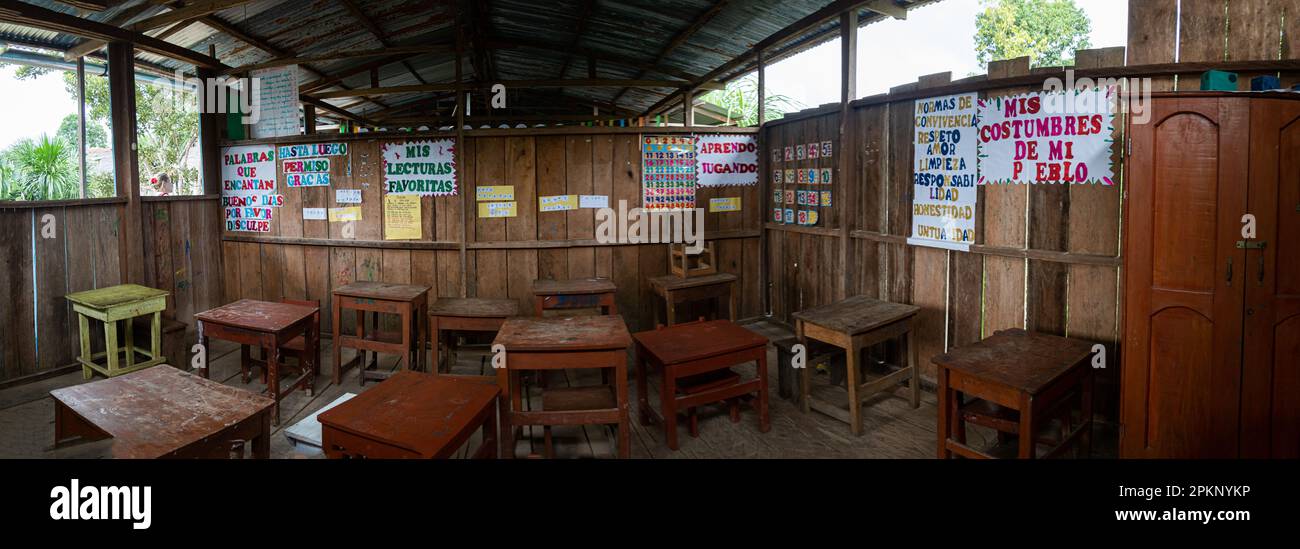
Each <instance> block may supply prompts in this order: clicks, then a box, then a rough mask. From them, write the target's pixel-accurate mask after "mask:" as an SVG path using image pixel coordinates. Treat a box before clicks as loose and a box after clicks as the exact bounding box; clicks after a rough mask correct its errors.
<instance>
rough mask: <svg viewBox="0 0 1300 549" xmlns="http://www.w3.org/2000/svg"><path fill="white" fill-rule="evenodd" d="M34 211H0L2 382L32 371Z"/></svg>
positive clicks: (33, 352)
mask: <svg viewBox="0 0 1300 549" xmlns="http://www.w3.org/2000/svg"><path fill="white" fill-rule="evenodd" d="M33 212H34V210H9V211H0V234H4V235H6V237H5V238H0V252H2V254H0V258H2V259H0V260H2V261H4V263H3V268H0V288H3V289H0V292H4V293H3V294H0V297H3V298H4V299H3V300H0V314H3V317H0V318H4V319H5V322H3V324H4V325H5V326H4V328H3V329H4V332H3V333H0V344H3V345H0V346H3V347H4V348H3V349H0V362H2V364H0V366H3V368H4V369H3V372H2V375H3V376H4V379H12V378H15V377H18V376H21V375H23V374H25V373H31V372H32V371H34V370H35V368H36V360H37V357H36V345H35V343H36V318H35V314H36V313H35V311H34V310H33V308H32V300H33V299H34V296H33V293H34V292H35V286H36V283H35V281H34V280H33V278H32V266H33V265H32V262H33V257H32V217H33Z"/></svg>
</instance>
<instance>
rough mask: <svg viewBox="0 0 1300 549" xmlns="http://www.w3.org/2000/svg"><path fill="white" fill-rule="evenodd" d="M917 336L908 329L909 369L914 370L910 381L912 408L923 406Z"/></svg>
mask: <svg viewBox="0 0 1300 549" xmlns="http://www.w3.org/2000/svg"><path fill="white" fill-rule="evenodd" d="M916 347H917V345H916V336H914V335H912V331H911V330H908V331H907V369H908V370H911V371H912V380H911V381H909V382H908V384H909V385H911V386H912V387H911V389H912V408H913V409H916V408H920V407H921V367H920V364H917V362H916Z"/></svg>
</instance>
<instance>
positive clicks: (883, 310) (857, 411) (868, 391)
mask: <svg viewBox="0 0 1300 549" xmlns="http://www.w3.org/2000/svg"><path fill="white" fill-rule="evenodd" d="M920 310H921V309H920V307H916V306H914V305H903V304H899V303H890V302H888V301H880V300H878V299H872V298H870V297H867V296H864V295H858V296H853V297H850V298H848V299H843V300H840V301H837V302H835V303H831V304H828V305H823V306H821V307H814V308H812V309H807V310H804V311H799V312H797V313H794V315H793V316H794V318H795V334H796V335H797V336H798V337H799V343H802V344H803V345H804V347H805V349H806V348H807V346H808V340H809V339H816V340H818V341H821V342H823V343H829V344H831V345H834V346H836V347H839V348H841V349H844V354H845V355H846V360H845V368H846V370H847V372H846V373H847V378H848V379H847V381H848V390H849V413H848V414H847V415H845V413H844V410H843V409H841V408H840V407H839V406H836V405H834V404H832V403H829V402H825V401H822V400H820V399H818V398H816V397H814V396H813V395H812V393H811V387H812V371H811V370H812V369H811V368H804V369H803V372H802V373H801V378H802V381H803V383H802V385H803V387H801V388H800V396H801V397H802V402H803V411H804V412H805V413H806V412H808V411H809V410H817V411H818V412H821V413H823V414H826V415H828V416H831V417H833V418H836V419H838V420H840V421H843V422H846V423H848V424H849V428H850V430H851V431H852V432H853V434H854V435H861V434H862V400H863V399H866V398H868V397H870V396H871V395H874V394H876V393H879V392H881V391H884V390H888V389H892V388H893V387H894V386H895V385H898V384H901V383H902V382H904V381H908V382H909V385H911V388H912V407H913V408H916V407H918V406H920V403H921V384H920V379H921V378H920V375H919V374H918V373H917V366H916V345H915V342H914V341H912V318H913V317H915V316H916V313H917V312H918V311H920ZM900 336H902V337H905V340H904V341H905V343H906V344H907V367H905V368H900V369H899V370H898V371H896V372H893V373H891V374H889V375H886V376H884V377H881V378H880V379H876V380H873V381H868V382H866V383H862V384H859V383H858V357H859V355H860V354H861V353H862V350H863V349H865V348H867V347H870V346H872V345H875V344H877V343H880V342H882V341H885V340H887V339H890V338H894V337H900ZM810 354H811V353H810ZM909 380H910V381H909Z"/></svg>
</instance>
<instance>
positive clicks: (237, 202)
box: [221, 145, 284, 233]
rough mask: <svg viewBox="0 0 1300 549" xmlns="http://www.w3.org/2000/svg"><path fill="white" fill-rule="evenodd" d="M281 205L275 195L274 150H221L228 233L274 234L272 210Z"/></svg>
mask: <svg viewBox="0 0 1300 549" xmlns="http://www.w3.org/2000/svg"><path fill="white" fill-rule="evenodd" d="M282 204H284V197H283V196H280V195H278V194H276V192H275V147H272V146H271V145H245V146H240V147H226V148H224V149H222V150H221V206H222V208H224V209H225V211H226V230H227V231H246V232H255V233H267V232H271V219H272V211H273V210H272V208H276V207H279V206H280V205H282Z"/></svg>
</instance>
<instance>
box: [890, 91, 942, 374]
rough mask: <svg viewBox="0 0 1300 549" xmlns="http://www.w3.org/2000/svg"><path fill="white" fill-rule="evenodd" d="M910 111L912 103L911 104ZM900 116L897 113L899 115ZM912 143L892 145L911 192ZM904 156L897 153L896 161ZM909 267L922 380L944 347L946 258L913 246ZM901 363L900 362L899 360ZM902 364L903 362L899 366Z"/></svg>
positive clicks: (910, 224) (913, 125)
mask: <svg viewBox="0 0 1300 549" xmlns="http://www.w3.org/2000/svg"><path fill="white" fill-rule="evenodd" d="M951 77H952V73H947V72H944V73H938V74H931V75H926V76H922V77H921V78H920V79H919V80H918V81H917V86H918V87H919V88H931V87H935V86H942V85H944V84H947V83H948V82H949V81H950V80H951V79H952V78H951ZM913 108H915V103H914V102H913ZM900 114H901V113H900ZM912 118H913V120H912V124H911V126H912V127H913V128H915V122H914V120H915V113H914V115H913V117H912ZM915 143H916V139H915V137H914V136H913V137H912V139H909V140H908V141H907V143H896V144H895V145H896V146H899V147H903V148H905V149H907V154H906V158H907V165H908V166H909V169H908V171H909V173H908V176H909V177H908V186H909V187H911V188H912V191H913V192H915V189H916V187H915V185H911V184H910V183H911V175H912V173H911V171H912V168H911V167H910V166H913V164H914V162H915V159H914V157H915V155H916V147H915ZM902 156H904V155H903V154H902V153H901V152H900V155H899V157H898V158H901V157H902ZM911 206H912V204H911V202H909V203H908V204H907V208H908V213H909V215H908V223H907V229H906V230H907V235H908V236H911V227H912V221H911V216H910V213H911ZM913 254H914V255H913V263H912V271H911V276H912V304H913V305H916V306H918V307H920V308H921V311H920V312H919V313H917V315H916V326H915V327H914V328H913V330H914V331H913V332H912V333H913V335H914V336H915V337H913V338H912V339H910V340H908V344H909V345H910V344H915V345H916V347H917V350H916V355H917V357H918V362H919V364H920V367H921V375H922V376H923V377H930V378H933V377H934V365H933V363H931V362H930V358H931V357H933V356H935V355H938V354H941V353H943V352H944V350H945V349H946V345H947V334H946V331H947V325H946V319H945V315H946V314H947V311H946V309H947V307H948V256H949V252H948V251H947V250H941V249H937V248H929V247H925V246H915V247H914V250H913ZM900 360H901V359H900ZM900 363H903V362H900Z"/></svg>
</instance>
